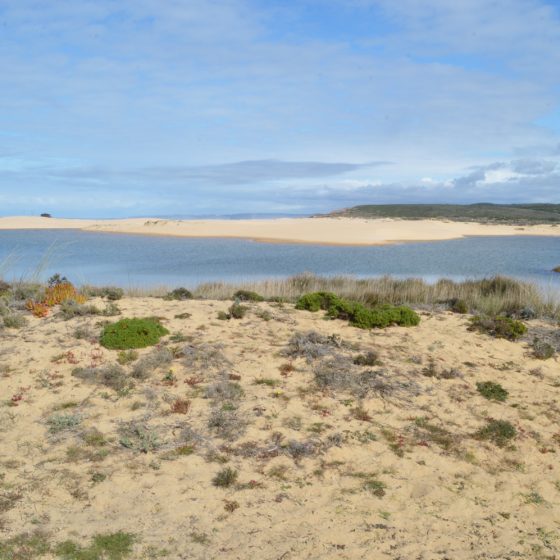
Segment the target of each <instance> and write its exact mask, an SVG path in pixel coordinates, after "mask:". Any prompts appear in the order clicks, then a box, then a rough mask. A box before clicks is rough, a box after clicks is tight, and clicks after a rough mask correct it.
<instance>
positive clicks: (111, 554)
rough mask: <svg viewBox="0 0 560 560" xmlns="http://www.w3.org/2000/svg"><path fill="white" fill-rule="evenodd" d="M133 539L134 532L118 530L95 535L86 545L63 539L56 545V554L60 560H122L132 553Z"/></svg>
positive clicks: (134, 539)
mask: <svg viewBox="0 0 560 560" xmlns="http://www.w3.org/2000/svg"><path fill="white" fill-rule="evenodd" d="M135 541H136V537H135V535H134V534H132V533H125V532H122V531H119V532H118V533H108V534H103V535H95V536H94V537H93V539H92V542H91V544H89V545H88V546H81V545H79V544H77V543H75V542H74V541H64V542H62V543H60V544H58V545H57V546H56V554H57V556H58V557H59V558H60V559H61V560H101V559H103V560H124V559H125V558H128V557H130V555H131V554H132V545H133V544H134V542H135Z"/></svg>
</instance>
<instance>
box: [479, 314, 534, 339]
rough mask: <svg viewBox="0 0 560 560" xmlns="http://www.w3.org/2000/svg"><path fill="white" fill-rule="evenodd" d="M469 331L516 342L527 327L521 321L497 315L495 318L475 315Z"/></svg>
mask: <svg viewBox="0 0 560 560" xmlns="http://www.w3.org/2000/svg"><path fill="white" fill-rule="evenodd" d="M469 330H471V331H477V332H481V333H485V334H488V335H490V336H493V337H495V338H505V339H507V340H517V339H519V338H521V337H522V336H523V335H524V334H525V333H526V332H527V327H526V326H525V324H524V323H522V322H521V321H517V320H516V319H511V318H510V317H504V316H501V315H498V316H497V317H484V316H480V315H477V316H476V317H473V318H472V319H471V325H470V327H469Z"/></svg>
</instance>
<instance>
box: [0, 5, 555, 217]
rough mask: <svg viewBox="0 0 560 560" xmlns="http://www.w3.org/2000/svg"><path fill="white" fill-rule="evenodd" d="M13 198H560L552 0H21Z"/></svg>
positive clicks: (303, 201) (85, 209)
mask: <svg viewBox="0 0 560 560" xmlns="http://www.w3.org/2000/svg"><path fill="white" fill-rule="evenodd" d="M0 24H1V25H2V30H3V32H2V34H1V35H0V76H2V78H0V80H1V82H0V120H1V124H2V126H1V127H0V204H1V206H0V213H2V214H13V213H37V212H41V211H52V212H54V213H57V214H59V215H68V216H86V215H95V216H120V215H134V214H143V215H145V214H158V213H159V214H161V213H169V212H172V213H184V214H193V213H194V214H196V213H220V212H223V213H232V212H236V211H239V212H245V211H255V212H262V211H270V212H278V211H280V212H284V211H285V212H298V213H299V212H310V213H312V212H319V211H326V210H330V209H334V208H336V207H338V206H341V205H343V206H348V205H352V204H359V203H367V202H370V203H383V202H421V201H426V202H476V201H496V202H513V201H543V202H546V201H550V202H559V201H560V188H559V187H560V183H559V179H558V177H559V172H558V163H559V161H560V94H559V93H558V92H559V91H560V90H559V86H560V83H559V82H560V73H559V72H558V68H560V14H559V11H558V9H557V8H556V7H555V6H554V5H552V4H550V3H547V2H544V1H540V0H498V1H496V2H492V3H489V2H485V1H483V0H457V1H456V2H447V1H445V0H423V1H422V2H419V1H418V0H402V1H399V2H392V1H389V0H344V1H343V0H321V1H319V0H300V1H297V2H296V1H295V0H293V1H291V0H287V1H286V2H282V3H276V2H265V1H264V0H260V1H259V0H215V1H214V2H206V1H203V0H173V1H170V2H164V3H162V2H159V1H156V0H134V1H133V0H121V1H120V2H114V1H113V0H96V1H93V0H92V1H90V0H61V1H58V2H56V3H41V2H37V1H36V0H17V1H16V0H5V1H4V2H2V3H1V4H0Z"/></svg>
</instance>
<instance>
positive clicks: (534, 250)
mask: <svg viewBox="0 0 560 560" xmlns="http://www.w3.org/2000/svg"><path fill="white" fill-rule="evenodd" d="M558 265H560V238H554V237H522V236H519V237H517V236H516V237H472V238H467V239H457V240H452V241H438V242H430V243H407V244H402V245H388V246H384V247H329V246H318V245H298V244H267V243H257V242H253V241H244V240H232V239H187V238H172V237H149V236H140V235H123V234H109V233H89V232H83V231H78V230H42V231H40V230H27V231H0V276H4V277H5V278H6V279H18V278H21V277H24V278H27V279H30V278H32V277H33V276H34V275H35V274H36V273H37V271H39V272H38V275H39V278H40V279H46V278H48V277H49V276H50V275H52V274H53V273H55V272H60V273H61V274H63V275H65V276H67V277H68V278H69V279H71V280H72V281H73V282H75V283H76V284H83V283H91V284H98V285H99V284H112V285H119V286H123V287H149V286H155V285H167V286H179V285H183V286H187V287H189V286H191V287H192V286H194V285H196V284H199V283H201V282H206V281H213V280H224V281H239V280H255V279H262V278H271V277H283V276H290V275H293V274H297V273H301V272H305V271H308V272H314V273H317V274H322V275H334V274H351V275H355V276H379V275H384V274H390V275H394V276H398V277H409V276H415V277H423V278H425V279H427V280H429V281H432V280H435V279H437V278H441V277H447V278H454V279H463V278H474V277H481V276H490V275H495V274H504V275H509V276H514V277H517V278H522V279H528V280H533V281H537V282H539V283H540V284H543V285H545V286H553V287H554V288H560V274H554V273H551V272H550V271H551V269H552V268H553V267H555V266H558Z"/></svg>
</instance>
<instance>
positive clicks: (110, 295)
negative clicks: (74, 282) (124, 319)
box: [82, 286, 124, 301]
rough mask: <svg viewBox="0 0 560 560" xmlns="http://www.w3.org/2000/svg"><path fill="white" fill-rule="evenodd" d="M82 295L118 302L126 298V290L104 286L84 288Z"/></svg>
mask: <svg viewBox="0 0 560 560" xmlns="http://www.w3.org/2000/svg"><path fill="white" fill-rule="evenodd" d="M82 293H84V294H85V295H86V296H88V297H100V298H106V299H108V300H109V301H117V300H119V299H122V297H123V296H124V290H123V289H122V288H117V287H115V286H102V287H100V288H97V287H94V286H84V287H83V288H82Z"/></svg>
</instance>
